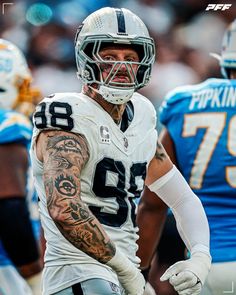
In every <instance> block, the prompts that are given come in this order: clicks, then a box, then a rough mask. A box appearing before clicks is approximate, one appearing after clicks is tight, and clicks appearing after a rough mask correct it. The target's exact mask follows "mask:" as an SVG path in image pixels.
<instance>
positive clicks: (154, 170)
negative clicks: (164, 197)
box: [146, 140, 173, 185]
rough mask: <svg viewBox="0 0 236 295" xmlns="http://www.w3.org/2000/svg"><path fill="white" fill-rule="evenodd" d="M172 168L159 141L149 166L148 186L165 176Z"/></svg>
mask: <svg viewBox="0 0 236 295" xmlns="http://www.w3.org/2000/svg"><path fill="white" fill-rule="evenodd" d="M172 167H173V164H172V162H171V160H170V158H169V157H168V155H167V153H166V151H165V149H164V147H163V146H162V144H161V143H160V141H159V140H157V148H156V152H155V155H154V157H153V159H152V160H151V162H150V164H149V166H148V173H147V178H146V185H149V184H151V183H152V182H154V181H155V180H157V179H158V178H160V177H162V176H163V175H165V174H166V173H167V172H168V171H169V170H171V168H172Z"/></svg>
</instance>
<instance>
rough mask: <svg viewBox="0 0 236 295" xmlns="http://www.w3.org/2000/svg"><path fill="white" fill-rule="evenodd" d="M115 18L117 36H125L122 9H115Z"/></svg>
mask: <svg viewBox="0 0 236 295" xmlns="http://www.w3.org/2000/svg"><path fill="white" fill-rule="evenodd" d="M115 11H116V16H117V24H118V32H117V34H126V28H125V16H124V13H123V11H122V9H115Z"/></svg>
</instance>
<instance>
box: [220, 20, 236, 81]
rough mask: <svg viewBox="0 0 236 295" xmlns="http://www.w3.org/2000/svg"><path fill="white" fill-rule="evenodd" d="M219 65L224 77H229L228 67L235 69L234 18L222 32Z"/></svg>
mask: <svg viewBox="0 0 236 295" xmlns="http://www.w3.org/2000/svg"><path fill="white" fill-rule="evenodd" d="M220 66H221V72H222V74H223V76H224V77H225V78H229V71H228V70H229V69H236V20H234V21H233V22H232V23H231V24H230V26H229V27H228V29H227V30H226V32H225V34H224V37H223V42H222V52H221V59H220Z"/></svg>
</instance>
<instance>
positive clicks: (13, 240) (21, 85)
mask: <svg viewBox="0 0 236 295" xmlns="http://www.w3.org/2000/svg"><path fill="white" fill-rule="evenodd" d="M30 80H31V75H30V72H29V69H28V66H27V64H26V61H25V59H24V57H23V55H22V53H21V52H20V50H19V49H18V48H17V47H16V46H14V45H13V44H11V43H10V42H8V41H6V40H3V39H0V163H1V165H0V294H4V295H16V294H17V295H26V294H27V295H28V294H32V291H31V289H30V288H29V285H30V286H31V287H32V290H33V294H34V295H36V294H37V295H39V294H40V291H39V285H40V283H39V279H40V273H41V269H42V266H41V263H40V260H39V255H40V253H39V247H38V242H37V238H39V229H40V224H39V219H38V217H37V215H36V214H35V212H36V210H35V206H36V204H37V203H36V202H37V199H36V196H35V193H34V189H33V187H32V177H30V175H31V174H30V171H29V156H28V149H29V145H30V142H31V135H32V126H31V122H30V120H29V119H28V118H27V116H25V115H23V114H21V113H20V112H25V113H26V114H27V115H29V113H30V111H31V110H32V103H31V102H30V100H31V99H32V92H31V88H30ZM30 179H31V180H30ZM16 269H17V270H18V271H17V270H16ZM19 273H20V274H21V276H20V274H19ZM22 277H24V278H25V279H26V281H27V282H28V284H29V285H28V284H27V283H26V281H25V280H24V279H23V278H22Z"/></svg>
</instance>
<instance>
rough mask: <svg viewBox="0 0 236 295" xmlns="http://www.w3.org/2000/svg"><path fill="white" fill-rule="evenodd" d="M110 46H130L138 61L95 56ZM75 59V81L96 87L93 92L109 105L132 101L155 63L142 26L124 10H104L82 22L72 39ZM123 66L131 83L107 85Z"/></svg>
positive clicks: (152, 51)
mask: <svg viewBox="0 0 236 295" xmlns="http://www.w3.org/2000/svg"><path fill="white" fill-rule="evenodd" d="M111 44H124V45H130V46H132V47H133V48H134V49H135V50H136V51H137V53H138V55H139V59H140V61H139V62H131V61H105V60H103V59H102V58H101V57H100V55H99V52H100V50H101V48H103V47H105V46H106V45H111ZM75 56H76V63H77V69H78V77H79V78H80V79H81V80H82V82H83V83H84V84H87V85H90V86H91V85H92V84H94V83H96V84H97V85H98V89H97V90H96V91H97V92H99V93H100V94H101V95H102V97H103V98H104V99H105V100H107V101H108V102H110V103H113V104H123V103H125V102H127V101H128V100H129V99H130V98H131V97H132V95H133V93H134V91H135V90H137V89H139V88H142V87H144V86H145V85H146V84H147V83H148V82H149V80H150V76H151V69H152V65H153V63H154V61H155V46H154V41H153V39H152V38H151V37H150V36H149V33H148V30H147V28H146V26H145V24H144V23H143V22H142V20H141V19H140V18H139V17H138V16H136V15H135V14H134V13H132V12H131V11H130V10H128V9H125V8H121V9H120V8H111V7H106V8H102V9H99V10H97V11H95V12H94V13H92V14H90V15H89V16H88V17H87V18H86V19H85V20H84V21H83V23H82V25H81V26H80V28H79V29H78V31H77V34H76V38H75ZM104 64H109V66H111V70H110V74H109V75H108V77H107V78H106V79H105V80H104V79H103V78H102V74H101V66H102V65H103V66H104ZM133 64H136V65H138V71H137V74H135V73H134V71H133V69H132V65H133ZM123 65H125V67H126V69H127V73H128V75H129V76H130V78H131V77H134V79H130V80H132V81H133V82H129V83H118V82H111V81H112V80H113V79H114V77H115V76H116V74H117V72H118V71H119V69H120V67H121V66H123ZM91 87H92V86H91ZM93 89H94V88H93Z"/></svg>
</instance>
